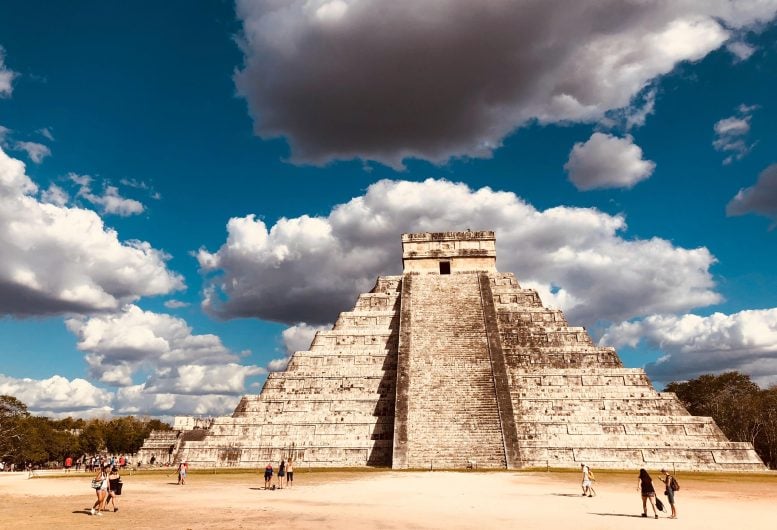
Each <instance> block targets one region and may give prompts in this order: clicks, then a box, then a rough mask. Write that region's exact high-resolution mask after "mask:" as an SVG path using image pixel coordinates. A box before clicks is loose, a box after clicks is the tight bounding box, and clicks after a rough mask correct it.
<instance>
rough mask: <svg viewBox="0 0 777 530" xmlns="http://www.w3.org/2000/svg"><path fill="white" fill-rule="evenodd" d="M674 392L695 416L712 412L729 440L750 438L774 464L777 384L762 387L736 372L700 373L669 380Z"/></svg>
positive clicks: (776, 454) (776, 458)
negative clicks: (775, 385) (693, 376)
mask: <svg viewBox="0 0 777 530" xmlns="http://www.w3.org/2000/svg"><path fill="white" fill-rule="evenodd" d="M666 391H668V392H674V393H676V394H677V397H678V398H679V399H680V401H681V402H682V403H683V405H684V406H685V408H687V409H688V412H690V413H691V414H693V415H694V416H711V417H712V418H713V419H714V420H715V423H717V424H718V427H720V429H721V430H722V431H723V433H724V434H725V435H726V437H728V438H729V439H730V440H733V441H737V442H750V443H752V444H753V447H754V448H755V450H756V452H757V453H758V455H759V456H760V457H761V459H762V460H763V461H764V463H765V464H766V465H768V466H769V467H772V468H775V467H777V387H772V388H771V389H768V390H762V389H761V388H760V387H759V386H758V385H757V384H755V383H754V382H753V381H752V380H751V379H750V376H748V375H746V374H742V373H739V372H726V373H723V374H719V375H711V374H708V375H702V376H699V377H697V378H696V379H691V380H690V381H683V382H672V383H669V384H668V385H667V386H666Z"/></svg>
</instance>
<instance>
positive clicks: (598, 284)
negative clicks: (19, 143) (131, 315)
mask: <svg viewBox="0 0 777 530" xmlns="http://www.w3.org/2000/svg"><path fill="white" fill-rule="evenodd" d="M466 228H472V229H473V230H482V229H493V230H496V234H497V265H498V267H499V269H500V270H503V271H512V272H515V273H516V275H517V277H518V279H519V281H520V282H521V283H522V284H524V285H526V286H530V287H534V288H537V289H538V290H539V291H540V293H541V296H542V297H543V301H544V302H545V303H546V304H550V305H557V306H561V307H562V308H563V309H564V310H565V311H566V312H567V314H568V316H569V318H570V319H571V320H572V321H573V322H576V323H584V324H588V325H590V324H593V323H594V322H595V321H596V320H597V319H605V320H611V321H621V320H625V319H629V318H633V317H636V316H645V315H649V314H654V313H662V312H678V311H686V310H688V309H689V308H693V307H699V306H705V305H709V304H714V303H716V302H718V301H719V300H720V296H719V295H718V294H717V293H716V292H715V291H714V283H713V280H712V277H711V275H710V272H709V267H710V266H711V265H712V264H713V263H714V261H715V258H714V257H713V256H712V255H711V254H710V252H709V251H708V250H707V249H706V248H703V247H702V248H696V249H685V248H681V247H677V246H674V245H673V244H672V243H670V242H669V241H666V240H663V239H659V238H652V239H649V240H639V239H626V238H623V237H621V235H620V234H619V233H620V232H623V231H625V229H626V223H625V220H624V219H623V217H621V216H612V215H608V214H606V213H603V212H601V211H598V210H596V209H591V208H570V207H556V208H550V209H547V210H545V211H539V210H537V209H535V208H534V207H533V206H531V205H530V204H527V203H526V202H524V201H523V200H521V199H520V198H519V197H517V196H516V195H515V194H513V193H510V192H501V191H494V190H491V189H490V188H481V189H478V190H472V189H470V188H469V187H467V186H466V185H465V184H455V183H451V182H448V181H444V180H432V179H429V180H426V181H424V182H407V181H390V180H383V181H379V182H377V183H375V184H373V185H371V186H370V187H369V188H368V189H367V192H366V193H365V194H364V195H363V196H359V197H356V198H354V199H352V200H351V201H349V202H348V203H345V204H340V205H338V206H336V207H335V208H334V209H333V210H332V211H331V212H330V214H329V215H328V216H327V217H309V216H302V217H298V218H293V219H285V218H282V219H280V220H279V221H278V222H277V223H276V224H275V225H274V226H272V227H270V228H269V229H268V228H267V226H266V225H265V224H264V223H263V222H262V221H261V220H258V219H256V218H255V216H253V215H249V216H246V217H240V218H233V219H230V221H229V222H228V224H227V232H228V237H227V241H226V242H225V243H224V245H222V246H221V248H220V249H219V250H218V251H216V252H209V251H207V250H205V249H200V251H199V253H198V255H197V257H198V260H199V263H200V266H201V268H202V269H203V271H204V272H205V273H206V274H214V275H215V276H213V277H211V278H210V279H209V283H208V286H207V287H206V290H205V299H204V301H203V306H204V307H205V309H206V310H208V311H210V312H211V313H213V314H216V315H218V316H220V317H223V318H233V317H258V318H262V319H267V320H274V321H279V322H286V323H290V324H296V323H299V322H307V323H309V324H323V323H326V322H333V321H334V320H335V318H336V317H337V314H338V312H340V311H343V310H348V309H350V308H351V307H353V304H354V301H355V299H356V296H357V295H358V293H360V292H365V291H367V290H369V289H370V288H371V287H372V285H373V284H374V282H375V278H376V277H377V276H378V275H381V274H399V273H401V246H400V239H399V235H400V233H402V232H422V231H446V230H464V229H466Z"/></svg>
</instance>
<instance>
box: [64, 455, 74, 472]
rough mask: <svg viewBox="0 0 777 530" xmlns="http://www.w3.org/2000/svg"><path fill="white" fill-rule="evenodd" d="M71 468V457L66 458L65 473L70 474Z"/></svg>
mask: <svg viewBox="0 0 777 530" xmlns="http://www.w3.org/2000/svg"><path fill="white" fill-rule="evenodd" d="M71 467H73V457H71V456H68V457H67V458H65V473H70V468H71Z"/></svg>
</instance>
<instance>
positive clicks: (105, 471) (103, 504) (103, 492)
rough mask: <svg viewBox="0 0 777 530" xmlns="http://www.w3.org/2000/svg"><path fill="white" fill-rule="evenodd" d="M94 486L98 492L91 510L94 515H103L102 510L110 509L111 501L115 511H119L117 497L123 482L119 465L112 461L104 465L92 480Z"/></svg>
mask: <svg viewBox="0 0 777 530" xmlns="http://www.w3.org/2000/svg"><path fill="white" fill-rule="evenodd" d="M92 487H93V488H94V490H95V493H96V494H97V500H96V501H95V503H94V505H93V506H92V509H91V510H90V513H91V514H92V515H102V512H103V511H105V510H107V509H108V504H109V503H110V504H111V506H112V507H113V511H114V512H118V511H119V505H118V503H117V501H118V499H117V497H118V496H119V495H121V489H122V482H121V475H120V474H119V468H118V467H117V466H115V465H111V464H110V463H106V464H104V465H102V466H101V467H100V468H99V469H98V470H97V475H95V477H94V479H93V480H92Z"/></svg>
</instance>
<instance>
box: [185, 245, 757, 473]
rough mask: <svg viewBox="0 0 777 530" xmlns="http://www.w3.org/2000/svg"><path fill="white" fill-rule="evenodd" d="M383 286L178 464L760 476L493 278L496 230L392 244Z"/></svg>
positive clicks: (537, 305) (603, 351)
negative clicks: (399, 269)
mask: <svg viewBox="0 0 777 530" xmlns="http://www.w3.org/2000/svg"><path fill="white" fill-rule="evenodd" d="M402 259H403V265H404V270H403V274H402V275H401V276H381V277H379V278H378V279H377V282H376V283H375V287H374V288H373V289H372V290H371V291H370V292H369V293H365V294H362V295H360V296H359V298H358V299H357V301H356V305H355V307H354V308H353V310H352V311H345V312H343V313H341V314H340V316H339V318H338V319H337V322H336V323H335V325H334V327H333V328H332V330H331V331H324V332H319V333H317V334H316V336H315V338H314V339H313V343H312V344H311V346H310V349H309V350H308V351H298V352H296V353H294V355H293V356H292V357H291V359H290V361H289V364H288V367H287V368H286V370H285V371H283V372H277V373H271V374H269V376H268V378H267V381H266V382H265V384H264V387H263V388H262V391H261V393H260V394H259V395H254V396H245V397H243V398H242V399H241V400H240V403H239V404H238V406H237V408H236V409H235V412H234V413H233V414H232V416H231V417H221V418H215V420H214V421H213V423H212V425H211V426H210V428H209V429H207V432H204V433H199V434H198V436H197V437H196V439H191V440H183V439H181V440H179V441H178V442H177V445H176V454H175V461H176V462H177V461H180V460H183V459H185V460H188V461H189V462H190V463H191V464H192V465H193V466H198V467H212V466H235V467H263V466H264V465H265V464H266V463H267V462H268V461H278V460H280V459H281V458H288V457H293V458H294V460H295V462H296V465H297V466H305V467H308V466H310V467H335V466H338V467H358V466H386V467H393V468H395V469H407V468H423V469H429V468H463V467H467V466H468V465H474V466H477V467H483V468H508V469H520V468H536V467H541V468H546V467H554V468H569V467H575V468H578V467H579V466H580V463H581V462H585V463H586V464H589V465H591V466H592V467H595V468H629V469H634V468H640V467H646V468H650V469H657V468H661V467H667V468H669V469H672V468H674V469H682V470H726V471H758V470H764V469H765V466H764V465H763V463H762V462H761V460H760V459H759V457H758V455H757V454H756V453H755V451H754V450H753V447H752V445H751V444H749V443H742V442H730V441H728V440H727V439H726V437H725V436H724V435H723V433H722V432H721V430H720V429H719V428H718V426H717V425H716V424H715V422H714V421H713V420H712V419H711V418H706V417H696V416H691V415H690V414H688V412H687V411H686V410H685V408H683V406H682V405H681V404H680V402H679V401H678V399H677V397H676V396H675V395H674V394H672V393H666V392H657V391H656V390H655V389H654V388H653V386H652V385H651V382H650V380H649V379H648V377H647V375H646V374H645V372H644V371H643V370H642V369H638V368H624V366H623V364H622V363H621V361H620V359H619V358H618V354H617V353H616V351H615V350H614V349H613V348H609V347H602V346H597V345H596V344H594V343H593V342H592V340H591V337H590V336H589V335H588V333H587V332H586V330H585V328H582V327H576V326H570V325H568V324H567V321H566V319H565V318H564V314H563V313H562V312H561V311H560V310H558V309H550V308H546V307H544V306H543V305H542V301H541V300H540V297H539V295H538V294H537V292H536V291H534V290H532V289H524V288H522V287H521V285H520V284H519V283H518V281H517V280H516V278H515V276H514V275H513V274H511V273H501V272H497V270H496V240H495V235H494V232H489V231H485V232H471V231H466V232H441V233H416V234H403V235H402Z"/></svg>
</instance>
